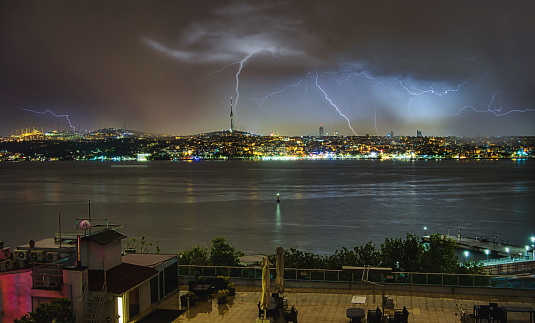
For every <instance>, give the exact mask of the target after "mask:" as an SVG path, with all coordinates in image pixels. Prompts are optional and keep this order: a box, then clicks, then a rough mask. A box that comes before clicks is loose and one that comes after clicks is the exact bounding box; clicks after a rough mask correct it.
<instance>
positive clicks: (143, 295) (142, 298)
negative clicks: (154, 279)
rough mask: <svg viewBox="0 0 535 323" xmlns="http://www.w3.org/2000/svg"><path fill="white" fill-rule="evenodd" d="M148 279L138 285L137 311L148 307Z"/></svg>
mask: <svg viewBox="0 0 535 323" xmlns="http://www.w3.org/2000/svg"><path fill="white" fill-rule="evenodd" d="M150 305H151V304H150V280H149V281H146V282H145V283H143V284H142V285H141V286H139V312H140V313H142V312H143V311H144V310H146V309H147V308H149V307H150Z"/></svg>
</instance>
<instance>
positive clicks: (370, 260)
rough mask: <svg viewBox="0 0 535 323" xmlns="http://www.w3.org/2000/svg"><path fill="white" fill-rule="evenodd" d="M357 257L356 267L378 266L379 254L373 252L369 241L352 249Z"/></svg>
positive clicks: (372, 245) (372, 246) (373, 246)
mask: <svg viewBox="0 0 535 323" xmlns="http://www.w3.org/2000/svg"><path fill="white" fill-rule="evenodd" d="M353 249H354V250H355V255H356V257H357V263H356V265H357V266H365V265H367V266H378V265H379V264H380V258H379V252H377V251H376V250H375V245H374V244H372V242H371V241H368V242H366V244H365V245H364V246H357V247H355V248H353Z"/></svg>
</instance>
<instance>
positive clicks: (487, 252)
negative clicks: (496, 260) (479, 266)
mask: <svg viewBox="0 0 535 323" xmlns="http://www.w3.org/2000/svg"><path fill="white" fill-rule="evenodd" d="M485 254H486V255H487V261H489V254H490V250H489V249H485Z"/></svg>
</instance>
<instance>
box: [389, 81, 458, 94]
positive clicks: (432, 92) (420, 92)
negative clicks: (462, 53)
mask: <svg viewBox="0 0 535 323" xmlns="http://www.w3.org/2000/svg"><path fill="white" fill-rule="evenodd" d="M398 82H399V84H400V85H401V87H402V88H404V89H405V90H406V91H407V92H409V94H410V95H414V96H420V95H423V94H427V93H430V94H434V95H438V96H443V95H446V94H448V93H450V92H458V91H459V90H460V89H461V87H463V86H464V85H465V84H466V83H468V80H466V81H464V82H462V83H461V84H459V85H457V88H456V89H455V88H453V89H447V90H444V91H442V92H439V91H435V89H434V88H433V85H432V84H428V87H429V89H427V90H421V89H418V88H416V87H415V86H414V85H413V86H411V87H410V89H409V87H407V86H406V85H405V84H404V83H403V81H402V80H401V79H398ZM411 89H412V90H411Z"/></svg>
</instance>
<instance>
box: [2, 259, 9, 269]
mask: <svg viewBox="0 0 535 323" xmlns="http://www.w3.org/2000/svg"><path fill="white" fill-rule="evenodd" d="M10 269H11V260H9V259H6V260H2V261H0V271H6V270H10Z"/></svg>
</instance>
